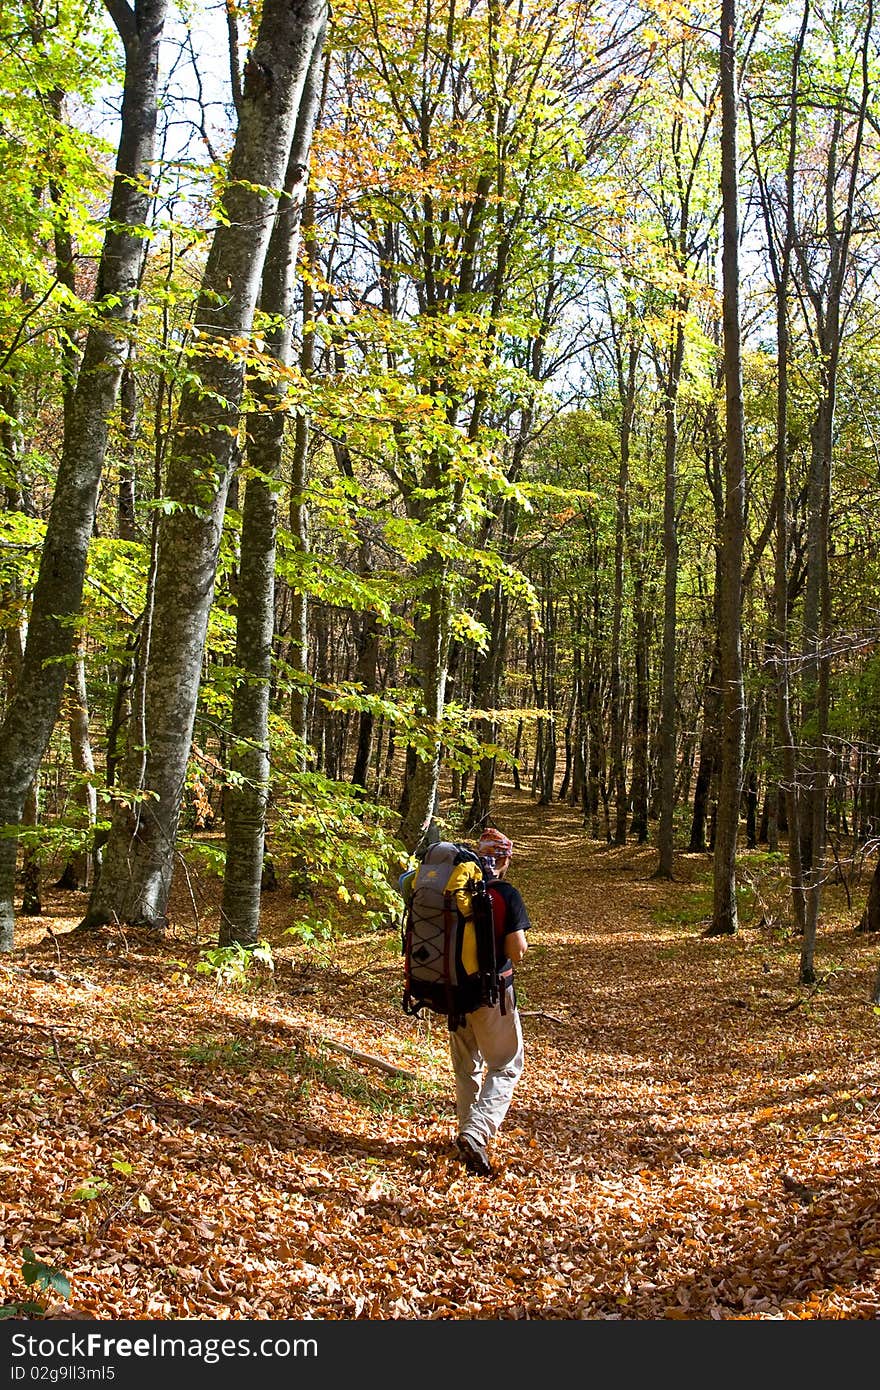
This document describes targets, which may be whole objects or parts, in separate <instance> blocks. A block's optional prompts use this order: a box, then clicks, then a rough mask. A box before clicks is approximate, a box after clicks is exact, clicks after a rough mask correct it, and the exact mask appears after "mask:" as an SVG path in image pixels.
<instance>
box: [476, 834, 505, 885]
mask: <svg viewBox="0 0 880 1390" xmlns="http://www.w3.org/2000/svg"><path fill="white" fill-rule="evenodd" d="M477 854H478V855H479V856H480V858H481V859H482V860H483V862H484V864H485V865H486V872H487V873H488V875H489V877H490V878H503V877H504V875H505V874H506V873H507V870H508V869H509V868H510V861H511V859H512V858H513V841H512V840H508V838H507V836H506V835H502V833H501V831H500V830H496V829H495V827H494V826H491V825H490V826H487V828H486V829H485V830H484V831H483V833H482V835H481V836H480V843H479V844H478V845H477Z"/></svg>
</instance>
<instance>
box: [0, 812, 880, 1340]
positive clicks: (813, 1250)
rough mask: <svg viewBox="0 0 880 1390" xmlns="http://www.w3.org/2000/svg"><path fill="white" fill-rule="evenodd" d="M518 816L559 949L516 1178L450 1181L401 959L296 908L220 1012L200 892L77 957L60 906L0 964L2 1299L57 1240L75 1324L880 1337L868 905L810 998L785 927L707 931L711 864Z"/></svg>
mask: <svg viewBox="0 0 880 1390" xmlns="http://www.w3.org/2000/svg"><path fill="white" fill-rule="evenodd" d="M495 815H496V820H497V823H498V824H499V825H500V827H501V828H502V829H503V830H504V831H505V833H507V834H509V835H510V836H511V837H512V838H513V841H514V845H515V855H514V861H513V866H512V870H511V874H510V878H511V881H512V882H514V883H515V884H516V885H517V886H518V887H519V888H520V889H521V891H522V893H523V896H524V898H525V900H526V903H527V906H528V908H529V911H530V915H531V917H532V921H533V931H532V934H531V942H532V949H531V950H530V952H529V955H528V956H527V958H526V961H525V962H524V964H523V966H522V967H521V969H520V971H519V975H518V982H519V1002H520V1007H521V1010H522V1011H523V1015H524V1018H523V1029H524V1033H525V1043H526V1069H525V1072H524V1075H523V1078H522V1081H521V1083H520V1086H519V1087H518V1089H517V1092H516V1094H515V1097H514V1101H513V1105H512V1107H511V1110H510V1112H509V1115H508V1118H507V1121H506V1124H505V1125H504V1127H503V1129H502V1131H501V1133H500V1134H499V1136H498V1138H497V1139H496V1141H495V1144H494V1152H493V1161H494V1162H495V1163H496V1167H497V1172H496V1175H495V1177H494V1178H492V1179H491V1180H484V1179H481V1178H477V1177H474V1176H472V1175H470V1174H468V1173H466V1172H465V1170H463V1168H462V1167H461V1165H460V1164H459V1163H458V1161H457V1160H456V1158H455V1157H454V1153H453V1150H452V1146H451V1139H452V1136H453V1135H454V1132H455V1130H454V1119H453V1107H452V1077H451V1069H450V1066H449V1063H448V1058H447V1051H446V1048H447V1042H446V1031H445V1023H444V1022H443V1021H442V1020H440V1021H436V1020H425V1021H418V1022H417V1021H414V1020H412V1019H409V1018H407V1017H406V1016H404V1015H403V1013H402V1011H401V1008H400V993H401V962H400V955H399V940H398V939H397V938H396V936H395V935H394V934H393V933H390V934H389V935H388V936H386V937H382V938H377V937H354V936H352V937H350V938H345V939H343V940H341V941H340V942H339V943H338V944H336V945H334V947H333V949H332V955H330V954H328V952H327V951H326V950H324V949H322V948H320V947H314V948H309V949H308V950H306V949H305V948H303V947H302V946H299V945H296V946H291V945H289V944H288V943H289V938H284V937H282V936H280V932H279V930H277V928H280V925H281V924H282V923H283V921H284V920H285V914H288V915H289V912H290V898H289V895H288V894H286V893H285V892H284V890H283V889H282V890H279V891H278V892H277V893H274V894H272V895H271V896H267V899H266V903H267V935H269V936H270V939H272V940H273V946H274V947H275V949H276V969H275V972H274V975H273V976H269V977H266V979H265V980H263V981H262V982H260V983H258V984H257V985H256V986H254V987H252V988H249V989H241V988H233V987H220V986H219V985H218V983H217V982H216V980H215V979H213V978H211V977H209V976H205V975H201V974H197V973H196V971H195V965H196V962H197V960H198V951H199V945H200V944H201V946H204V945H205V944H206V938H205V935H204V933H205V928H204V926H203V927H202V940H201V943H199V942H198V941H197V940H193V939H192V931H191V930H190V929H189V928H188V927H186V926H185V925H184V923H185V920H186V919H185V914H186V910H187V909H186V899H185V895H184V890H183V888H182V887H180V886H179V892H178V908H179V911H180V926H179V928H175V930H174V931H173V932H172V933H171V934H170V935H169V937H168V938H167V939H166V940H165V941H163V942H157V941H155V940H154V939H152V938H146V937H142V936H141V935H139V934H138V933H136V932H129V933H127V934H126V935H125V936H123V935H122V934H121V933H118V932H117V933H115V934H114V933H112V932H103V933H99V934H97V935H94V934H89V935H87V936H84V935H79V934H77V935H69V934H67V933H68V932H69V929H70V927H71V926H72V924H73V923H74V922H75V921H76V920H77V919H78V916H79V912H78V907H79V906H81V898H79V897H77V895H74V894H55V895H54V898H53V899H52V901H51V903H50V911H52V912H54V913H56V915H55V916H52V917H44V918H43V919H42V921H41V922H39V923H34V924H32V925H30V926H27V927H26V928H25V929H24V930H23V932H22V937H21V944H20V946H19V948H18V949H17V950H16V952H14V953H13V954H12V955H11V956H9V957H6V958H5V959H4V961H3V962H0V1042H2V1047H0V1085H2V1087H3V1093H4V1096H5V1098H6V1105H5V1107H4V1116H3V1120H2V1125H0V1232H2V1235H0V1304H4V1305H6V1306H7V1307H8V1306H9V1305H11V1304H15V1303H17V1302H20V1301H21V1300H23V1299H26V1298H29V1297H33V1291H32V1290H28V1289H26V1288H25V1286H24V1284H23V1281H22V1277H21V1263H22V1254H21V1252H22V1249H23V1247H24V1246H29V1247H31V1248H32V1249H33V1250H34V1251H35V1253H36V1254H37V1256H38V1257H39V1258H40V1259H42V1260H44V1261H45V1262H46V1263H47V1264H49V1265H53V1266H55V1267H57V1268H58V1269H60V1270H61V1271H63V1273H65V1274H66V1275H67V1277H68V1278H69V1279H70V1282H71V1294H70V1297H69V1298H68V1299H66V1300H63V1301H60V1302H59V1301H58V1299H57V1295H50V1296H49V1298H48V1306H47V1314H48V1316H50V1317H53V1318H65V1317H91V1318H108V1319H117V1318H210V1319H226V1318H232V1319H264V1318H269V1319H274V1318H297V1319H298V1318H319V1319H340V1318H344V1319H351V1318H383V1319H390V1318H446V1319H462V1318H466V1319H477V1318H479V1319H486V1318H491V1319H499V1318H502V1319H503V1318H533V1319H534V1318H541V1319H609V1318H614V1319H660V1318H680V1319H693V1318H696V1319H706V1318H717V1319H731V1318H734V1319H769V1318H774V1319H792V1318H797V1319H805V1318H820V1319H830V1318H859V1319H862V1318H876V1317H878V1316H880V1054H878V1040H880V1016H878V1014H877V1013H876V1012H875V1011H874V1010H873V1009H872V1007H871V1006H870V1004H869V1002H868V994H869V988H870V983H871V980H872V977H873V973H874V970H875V969H876V958H877V948H876V944H875V943H874V942H872V941H871V940H870V939H868V938H865V937H864V936H859V935H857V934H855V933H854V932H853V923H854V921H855V919H856V918H857V916H858V914H859V911H860V905H855V906H854V907H853V908H852V909H849V908H848V906H847V904H846V901H845V899H844V898H843V895H842V890H840V889H835V890H829V893H828V912H827V925H825V926H824V927H823V930H822V933H821V936H820V942H819V951H818V956H817V963H818V966H819V972H820V978H819V982H818V984H817V986H816V987H814V988H812V989H809V990H807V989H804V988H802V987H799V986H798V985H797V983H796V979H797V959H798V953H799V945H798V943H797V942H796V941H795V940H793V939H791V938H790V937H787V936H786V934H785V933H784V932H783V931H781V930H780V929H778V928H777V927H774V926H773V925H772V917H771V919H770V925H768V923H767V922H766V921H764V922H761V921H760V920H759V921H757V922H754V921H750V920H748V919H746V920H744V923H743V926H742V927H741V930H740V932H739V934H738V935H737V936H736V937H735V938H733V939H711V938H710V939H704V938H702V936H701V934H700V933H701V930H702V927H703V926H704V925H705V920H704V919H705V918H706V917H708V914H709V911H710V908H711V878H710V873H711V865H710V862H709V860H708V858H707V857H706V856H684V855H683V856H680V858H679V860H678V861H677V868H676V872H677V878H676V880H675V881H674V882H672V883H662V882H659V881H657V880H654V879H652V878H651V873H652V870H653V867H654V864H655V862H656V852H655V851H654V850H653V849H651V848H650V847H638V846H636V845H634V844H630V845H627V846H623V847H618V848H610V847H607V846H605V845H603V844H599V843H598V842H596V841H591V840H588V839H586V838H585V836H584V832H583V828H582V826H581V824H580V815H579V813H577V812H576V811H574V810H572V809H571V808H569V807H566V806H562V805H558V804H554V805H552V806H549V807H538V806H536V805H535V804H534V802H533V801H532V800H531V798H530V797H529V796H528V795H527V794H526V793H524V792H523V793H515V792H514V791H513V790H512V789H511V788H509V787H508V788H505V789H502V794H501V796H500V799H499V801H498V803H497V806H496V812H495ZM763 858H764V860H765V859H766V856H764V857H763ZM750 862H751V861H750V859H749V856H748V855H746V856H744V859H743V874H744V876H745V875H747V874H751V876H752V877H753V878H756V877H757V874H758V873H759V872H760V867H759V866H760V865H761V863H762V862H763V861H762V857H761V856H755V857H754V865H753V866H752V867H751V868H750ZM755 866H758V867H755ZM762 882H763V880H762ZM769 883H770V879H769V877H768V879H767V883H765V884H764V886H763V887H761V893H762V895H763V896H764V897H765V898H766V899H767V902H769V901H770V897H771V893H770V888H769V887H768V886H767V884H769ZM756 915H757V914H756ZM273 923H274V924H275V925H274V926H273ZM47 925H49V926H51V928H52V932H53V933H54V935H48V934H47V931H46V928H47ZM273 933H274V934H273ZM322 1039H323V1041H322ZM346 1047H347V1048H349V1049H355V1050H356V1051H359V1052H361V1053H367V1054H370V1055H371V1056H373V1057H378V1058H381V1059H384V1061H385V1062H387V1063H390V1064H392V1065H394V1066H396V1067H398V1068H400V1069H402V1070H404V1071H407V1072H410V1073H412V1074H413V1075H414V1077H416V1078H417V1080H409V1079H407V1078H406V1077H397V1078H394V1077H391V1076H390V1075H389V1074H388V1073H387V1072H386V1071H383V1070H382V1069H381V1068H379V1067H377V1066H376V1065H374V1064H373V1063H370V1062H361V1061H359V1060H357V1059H356V1058H355V1057H353V1056H352V1055H351V1053H350V1052H345V1051H343V1050H341V1049H343V1048H346Z"/></svg>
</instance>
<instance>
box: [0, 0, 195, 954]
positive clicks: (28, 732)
mask: <svg viewBox="0 0 880 1390" xmlns="http://www.w3.org/2000/svg"><path fill="white" fill-rule="evenodd" d="M166 5H167V0H135V5H134V9H133V10H132V9H130V8H129V6H128V5H127V4H124V3H123V0H109V3H108V9H109V10H110V13H111V15H112V17H113V19H114V22H115V23H116V24H117V27H118V28H119V32H120V36H121V38H122V40H123V44H124V46H125V88H124V91H123V97H122V113H121V133H120V138H119V149H118V153H117V163H116V177H115V180H114V184H113V193H112V197H111V202H110V213H109V223H110V225H109V228H108V231H107V234H106V236H105V239H104V246H103V250H102V253H101V260H100V264H99V268H98V281H97V285H96V289H95V304H96V306H97V308H98V311H99V317H97V318H96V320H95V322H94V323H93V324H92V326H91V328H90V329H89V333H88V337H87V339H86V345H85V350H84V353H83V360H82V365H81V367H80V371H79V376H78V379H77V384H76V391H75V393H74V398H73V403H72V407H71V411H70V428H69V430H65V436H64V447H63V451H62V457H61V464H60V467H59V470H58V477H57V479H56V483H55V491H54V494H53V498H52V507H51V511H50V513H49V523H48V527H47V530H46V537H45V541H44V543H43V549H42V554H41V557H40V571H39V576H38V579H37V585H36V589H35V592H34V600H33V605H32V608H31V617H30V623H29V630H28V643H27V648H26V650H25V655H24V666H23V671H22V679H21V681H20V682H19V685H18V688H17V690H16V694H15V698H14V699H13V700H12V702H11V704H10V706H9V708H8V709H7V711H6V716H5V718H4V720H3V725H2V728H0V788H2V791H0V824H9V825H17V824H18V822H19V821H20V819H21V812H22V808H23V805H24V798H25V795H26V794H27V790H28V787H29V786H30V785H31V783H32V782H33V780H34V777H35V775H36V772H37V768H38V767H39V764H40V760H41V758H42V756H43V753H44V751H45V749H46V746H47V744H48V742H49V739H50V738H51V736H52V729H53V727H54V724H55V720H56V718H57V715H58V708H59V705H60V703H61V696H62V693H63V690H64V683H65V680H66V676H67V667H66V664H65V662H64V660H63V658H64V657H66V656H67V654H68V653H69V651H70V649H71V645H72V642H73V638H74V628H73V623H72V619H73V618H75V616H76V614H77V613H78V612H79V608H80V603H81V600H82V588H83V581H84V576H85V567H86V554H87V551H88V545H89V540H90V539H91V535H92V530H93V526H94V516H95V503H96V500H97V493H98V484H99V482H100V478H101V471H102V468H103V465H104V456H105V453H106V449H107V439H108V433H109V429H110V419H111V415H112V411H113V407H114V405H115V402H116V396H117V392H118V390H119V381H120V377H121V375H122V369H123V366H124V363H125V357H126V353H127V349H128V344H127V340H126V332H125V329H126V326H127V324H128V323H129V322H130V320H131V316H132V313H133V310H134V301H135V295H136V292H137V285H138V280H139V276H140V270H141V258H142V254H143V241H142V239H141V238H140V237H139V236H138V235H137V234H136V233H135V232H133V231H132V230H131V228H138V227H142V226H144V225H145V223H146V221H147V214H148V210H149V206H150V201H151V198H152V178H153V168H152V165H153V158H154V152H155V132H156V89H157V75H158V63H159V45H160V40H161V38H162V30H163V27H164V22H165V10H166ZM15 851H16V842H15V840H14V839H3V840H0V951H9V950H11V949H12V946H13V940H14V912H13V888H14V875H15Z"/></svg>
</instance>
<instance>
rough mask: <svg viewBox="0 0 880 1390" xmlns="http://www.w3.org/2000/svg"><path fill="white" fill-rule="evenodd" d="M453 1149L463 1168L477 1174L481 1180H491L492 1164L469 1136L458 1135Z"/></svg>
mask: <svg viewBox="0 0 880 1390" xmlns="http://www.w3.org/2000/svg"><path fill="white" fill-rule="evenodd" d="M455 1147H456V1149H457V1150H458V1156H459V1158H460V1159H461V1161H462V1163H463V1164H464V1166H465V1168H468V1169H469V1170H470V1171H471V1172H472V1173H479V1175H480V1177H481V1178H491V1176H492V1171H493V1170H492V1164H491V1163H490V1162H489V1155H488V1154H487V1153H486V1150H485V1148H484V1146H483V1145H482V1144H478V1143H477V1141H476V1139H472V1138H471V1136H470V1135H469V1134H459V1135H458V1136H457V1137H456V1140H455Z"/></svg>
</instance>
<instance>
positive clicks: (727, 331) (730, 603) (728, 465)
mask: <svg viewBox="0 0 880 1390" xmlns="http://www.w3.org/2000/svg"><path fill="white" fill-rule="evenodd" d="M737 102H738V93H737V72H736V0H722V4H721V197H722V219H723V228H724V235H723V246H722V266H723V270H722V274H723V283H724V294H723V320H724V388H725V389H724V396H725V405H726V417H725V447H724V524H723V531H722V544H721V566H720V568H721V594H720V599H719V602H718V605H717V612H718V621H719V633H718V651H719V656H720V674H721V736H720V738H719V754H720V767H719V773H718V809H717V815H716V821H715V852H714V853H715V858H714V865H713V868H714V874H713V878H714V905H713V915H712V924H711V926H710V927H709V929H708V931H707V933H706V934H707V935H709V936H731V935H733V934H734V933H735V932H736V930H737V926H738V916H737V902H736V855H737V831H738V828H739V808H740V800H741V794H742V772H743V743H744V723H743V671H742V567H743V533H744V529H745V486H746V469H745V421H744V418H743V399H742V350H741V342H740V309H739V182H738V168H737Z"/></svg>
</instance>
